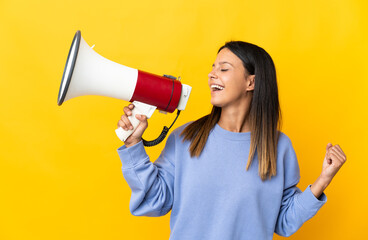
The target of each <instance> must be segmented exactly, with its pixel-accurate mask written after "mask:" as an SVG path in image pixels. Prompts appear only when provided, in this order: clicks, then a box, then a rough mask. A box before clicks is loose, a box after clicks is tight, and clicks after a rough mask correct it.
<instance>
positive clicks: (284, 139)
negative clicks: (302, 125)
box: [277, 131, 292, 149]
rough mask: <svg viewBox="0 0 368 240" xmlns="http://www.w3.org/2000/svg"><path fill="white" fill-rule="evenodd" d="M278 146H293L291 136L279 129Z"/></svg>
mask: <svg viewBox="0 0 368 240" xmlns="http://www.w3.org/2000/svg"><path fill="white" fill-rule="evenodd" d="M277 147H278V148H281V149H282V148H289V147H292V142H291V139H290V137H289V136H288V135H286V134H285V133H283V132H281V131H279V139H278V142H277Z"/></svg>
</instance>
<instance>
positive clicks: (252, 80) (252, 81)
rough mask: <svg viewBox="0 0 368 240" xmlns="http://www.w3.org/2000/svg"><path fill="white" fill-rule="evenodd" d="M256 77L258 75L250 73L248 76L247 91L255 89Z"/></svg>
mask: <svg viewBox="0 0 368 240" xmlns="http://www.w3.org/2000/svg"><path fill="white" fill-rule="evenodd" d="M255 78H256V75H248V77H247V88H246V90H247V91H253V90H254V84H255Z"/></svg>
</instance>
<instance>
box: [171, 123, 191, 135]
mask: <svg viewBox="0 0 368 240" xmlns="http://www.w3.org/2000/svg"><path fill="white" fill-rule="evenodd" d="M192 122H193V121H190V122H187V123H185V124H183V125H181V126H179V127H177V128H176V129H175V130H173V131H172V133H171V134H170V136H171V135H172V136H174V137H175V138H181V136H180V135H181V133H182V132H183V131H184V129H185V128H186V127H187V126H188V125H189V124H191V123H192Z"/></svg>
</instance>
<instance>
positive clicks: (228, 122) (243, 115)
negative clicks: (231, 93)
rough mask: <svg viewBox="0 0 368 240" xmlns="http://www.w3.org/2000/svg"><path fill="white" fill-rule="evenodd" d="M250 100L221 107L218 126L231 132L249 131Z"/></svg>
mask: <svg viewBox="0 0 368 240" xmlns="http://www.w3.org/2000/svg"><path fill="white" fill-rule="evenodd" d="M249 108H250V100H246V101H242V102H240V103H237V104H232V105H231V106H224V107H222V108H221V116H220V119H219V121H218V124H219V125H220V127H222V128H223V129H225V130H228V131H231V132H250V130H251V129H250V124H249Z"/></svg>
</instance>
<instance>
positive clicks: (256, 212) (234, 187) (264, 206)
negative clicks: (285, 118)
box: [118, 124, 327, 240]
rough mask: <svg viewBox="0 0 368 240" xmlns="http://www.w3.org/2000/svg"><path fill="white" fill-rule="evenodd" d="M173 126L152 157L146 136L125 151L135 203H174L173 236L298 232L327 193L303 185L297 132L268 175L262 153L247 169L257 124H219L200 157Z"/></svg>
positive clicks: (254, 236) (158, 207)
mask: <svg viewBox="0 0 368 240" xmlns="http://www.w3.org/2000/svg"><path fill="white" fill-rule="evenodd" d="M186 125H187V124H185V125H183V126H181V127H179V128H178V129H176V130H175V131H173V132H172V133H171V134H170V135H169V137H168V139H167V141H166V145H165V148H164V149H163V151H162V153H161V155H160V156H159V158H158V159H157V160H156V161H155V162H154V163H152V162H151V161H150V159H149V157H148V156H147V154H146V151H145V149H144V146H143V143H142V141H141V142H139V143H137V144H135V145H134V146H131V147H129V148H127V147H126V146H122V147H120V148H119V149H118V154H119V156H120V159H121V161H122V171H123V176H124V178H125V180H126V181H127V183H128V185H129V187H130V188H131V190H132V195H131V199H130V206H129V207H130V211H131V213H132V214H133V215H136V216H162V215H165V214H167V213H168V212H169V211H170V210H171V217H170V229H171V233H170V239H172V240H197V239H201V240H202V239H210V240H217V239H218V240H232V239H234V240H237V239H239V240H240V239H241V240H246V239H249V240H258V239H259V240H267V239H272V237H273V233H274V232H275V233H277V234H279V235H281V236H290V235H291V234H293V233H294V232H296V231H297V230H298V229H299V228H300V227H301V226H302V225H303V223H304V222H305V221H307V220H308V219H310V218H311V217H313V216H314V215H315V214H316V213H317V211H318V210H319V209H320V208H321V207H322V206H323V205H324V203H325V202H326V201H327V197H326V195H325V194H324V193H322V195H321V196H320V197H319V198H318V199H317V198H316V197H315V196H314V195H313V193H312V192H311V189H310V185H309V186H308V187H307V188H306V189H305V190H304V192H302V191H301V190H300V189H299V188H298V187H297V186H296V185H297V184H298V182H299V180H300V172H299V165H298V161H297V157H296V154H295V151H294V149H293V146H292V143H291V141H290V139H289V138H288V137H287V136H286V135H285V134H284V133H281V134H280V138H279V142H278V146H277V175H276V176H274V177H272V178H271V179H270V180H266V181H264V182H262V180H261V179H260V177H259V175H258V158H257V154H256V155H255V158H254V160H253V162H252V165H251V166H250V168H249V170H248V171H247V170H246V165H247V160H248V155H249V147H250V132H243V133H236V132H230V131H227V130H225V129H223V128H221V127H220V126H219V125H218V124H217V125H216V126H215V127H214V128H213V129H212V130H211V133H210V135H209V137H208V140H207V143H206V146H205V148H204V149H203V151H202V154H201V155H200V157H198V158H197V157H194V158H192V157H190V154H189V151H188V149H189V145H190V142H188V141H186V142H183V141H182V137H180V136H179V135H180V133H181V131H182V130H183V129H184V128H185V126H186Z"/></svg>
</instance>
